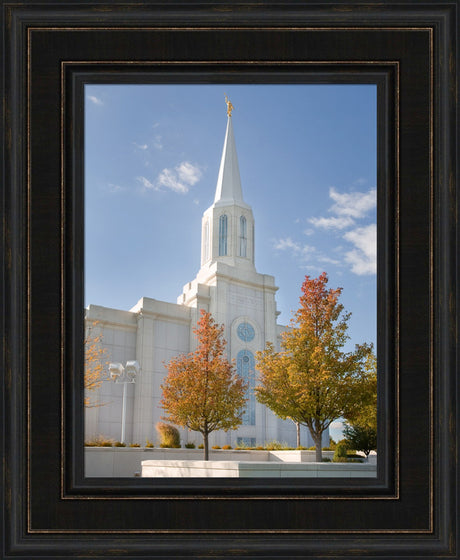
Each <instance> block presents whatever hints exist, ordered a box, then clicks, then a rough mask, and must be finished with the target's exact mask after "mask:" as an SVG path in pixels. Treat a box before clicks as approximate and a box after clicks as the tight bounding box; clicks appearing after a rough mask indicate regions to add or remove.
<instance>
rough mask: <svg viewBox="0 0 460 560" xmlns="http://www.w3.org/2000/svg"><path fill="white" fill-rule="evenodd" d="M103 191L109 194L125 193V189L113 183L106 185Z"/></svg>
mask: <svg viewBox="0 0 460 560" xmlns="http://www.w3.org/2000/svg"><path fill="white" fill-rule="evenodd" d="M105 190H106V191H108V192H111V193H119V192H123V191H125V190H126V187H122V186H121V185H115V184H114V183H108V184H107V187H106V189H105Z"/></svg>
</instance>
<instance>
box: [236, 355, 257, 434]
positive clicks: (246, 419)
mask: <svg viewBox="0 0 460 560" xmlns="http://www.w3.org/2000/svg"><path fill="white" fill-rule="evenodd" d="M236 369H237V372H238V375H239V376H240V377H242V378H243V380H244V381H246V383H248V385H249V386H248V388H247V391H246V397H247V399H248V400H247V402H246V411H245V412H244V414H243V418H242V419H243V426H255V423H256V397H255V394H254V387H255V383H256V371H255V360H254V354H253V353H252V352H250V351H249V350H241V351H240V352H238V355H237V357H236Z"/></svg>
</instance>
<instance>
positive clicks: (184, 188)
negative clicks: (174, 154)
mask: <svg viewBox="0 0 460 560" xmlns="http://www.w3.org/2000/svg"><path fill="white" fill-rule="evenodd" d="M201 176H202V172H201V168H200V167H199V166H198V165H194V164H192V163H190V162H189V161H183V162H182V163H180V164H179V165H176V167H174V168H169V169H168V168H165V169H163V170H162V171H161V172H160V173H159V174H158V176H157V177H156V179H155V180H154V181H153V182H152V181H150V180H149V179H147V178H146V177H142V176H141V177H137V180H138V181H139V182H140V183H141V185H142V186H143V187H144V188H146V189H152V190H156V191H159V190H164V189H167V190H171V191H173V192H177V193H182V194H186V193H188V191H189V190H190V187H192V186H193V185H195V184H196V183H197V182H198V181H199V180H200V179H201Z"/></svg>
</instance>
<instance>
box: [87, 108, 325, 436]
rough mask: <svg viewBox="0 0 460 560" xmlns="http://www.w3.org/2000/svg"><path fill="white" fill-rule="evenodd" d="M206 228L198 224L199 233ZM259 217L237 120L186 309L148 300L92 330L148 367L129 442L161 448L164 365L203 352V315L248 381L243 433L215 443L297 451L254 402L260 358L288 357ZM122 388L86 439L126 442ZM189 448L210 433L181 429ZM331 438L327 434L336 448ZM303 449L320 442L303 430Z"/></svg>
mask: <svg viewBox="0 0 460 560" xmlns="http://www.w3.org/2000/svg"><path fill="white" fill-rule="evenodd" d="M197 226H198V224H197ZM254 230H255V224H254V216H253V214H252V209H251V207H250V206H249V205H248V204H247V203H246V202H245V201H244V199H243V191H242V188H241V180H240V172H239V166H238V158H237V152H236V145H235V138H234V134H233V125H232V117H231V106H229V111H228V121H227V130H226V134H225V141H224V148H223V152H222V160H221V164H220V170H219V175H218V179H217V187H216V193H215V197H214V202H213V204H212V205H211V206H210V207H209V208H208V209H207V210H206V211H205V212H204V214H203V218H202V224H201V232H202V233H201V235H202V238H201V268H200V270H199V271H198V274H197V275H196V278H195V279H194V280H192V281H191V282H188V283H187V284H186V285H185V286H184V288H183V292H182V294H181V295H180V296H179V297H178V298H177V303H168V302H165V301H158V300H155V299H152V298H150V297H143V298H142V299H140V300H139V301H138V303H137V304H136V305H135V306H134V307H133V308H132V309H130V310H129V311H123V310H119V309H112V308H107V307H101V306H98V305H89V307H88V308H87V309H86V322H87V325H88V326H89V325H92V324H93V323H94V322H95V321H97V324H96V328H97V330H98V332H100V333H101V334H102V344H103V346H104V347H105V348H106V349H107V359H108V361H111V362H121V363H123V364H124V363H125V362H126V361H128V360H137V361H138V363H139V364H140V367H141V372H140V374H139V375H138V376H137V377H136V380H135V383H133V384H128V385H127V393H126V409H125V418H126V420H125V424H126V427H125V441H126V442H127V443H139V444H140V445H141V446H143V445H145V443H146V441H147V440H149V441H152V442H154V443H156V442H157V441H158V436H157V433H156V430H155V424H156V423H157V422H158V421H159V420H160V419H161V417H162V416H163V415H164V411H163V409H162V407H161V406H160V404H159V403H160V399H161V389H160V385H161V383H162V381H163V379H164V377H165V375H166V373H167V372H166V368H165V365H164V364H165V363H167V362H168V361H169V360H170V359H171V358H173V357H174V356H177V355H178V354H181V353H188V352H190V351H193V350H194V349H195V346H196V340H195V335H194V333H193V328H194V327H195V326H196V323H197V320H198V318H199V312H200V309H204V310H205V311H208V312H210V313H211V314H212V316H213V318H214V319H215V320H216V321H217V323H219V324H223V325H224V327H225V337H226V340H227V351H228V357H229V359H232V360H235V365H236V368H237V372H238V374H239V375H241V376H242V377H243V378H244V379H245V380H246V381H248V382H249V389H248V403H247V407H246V412H245V414H244V416H243V424H242V425H241V426H240V427H239V428H238V429H237V430H233V431H228V432H223V431H219V432H213V433H212V434H210V438H209V443H210V446H211V445H220V446H222V445H225V444H229V445H232V446H233V447H235V446H236V445H238V444H244V445H247V446H251V447H252V446H256V445H263V444H264V443H265V442H268V441H272V440H277V441H280V442H286V443H287V444H288V445H290V446H292V447H295V446H296V427H295V425H294V423H293V422H291V421H290V420H285V421H282V420H281V419H279V418H278V417H277V416H275V415H274V414H273V413H272V412H271V411H270V410H269V409H267V408H266V407H265V406H264V405H262V404H260V403H258V402H257V401H256V399H255V396H254V392H253V388H254V386H255V385H256V379H257V372H256V370H255V353H256V352H257V351H258V350H263V349H264V348H265V345H266V343H267V342H272V343H273V344H274V345H275V348H277V349H278V350H279V343H280V333H281V332H282V331H283V330H285V329H286V327H285V326H283V325H279V324H277V316H278V315H279V312H278V311H277V309H276V300H275V294H276V291H277V289H278V288H277V287H276V285H275V279H274V277H273V276H270V275H268V274H261V273H259V272H257V270H256V267H255V262H254ZM122 393H123V385H122V384H116V383H114V382H113V381H111V380H110V379H108V380H107V381H104V382H103V383H102V386H101V387H100V388H99V389H98V390H96V391H94V392H91V393H89V394H88V396H89V397H90V398H91V399H92V400H93V401H94V402H98V403H102V406H97V407H92V408H87V409H86V410H85V439H89V438H91V437H94V436H96V435H98V434H101V435H104V436H107V437H111V438H113V439H115V440H117V441H119V440H120V434H121V416H122ZM180 432H181V443H182V445H184V444H185V443H187V442H194V443H196V444H199V443H202V437H201V434H199V433H196V432H190V431H189V430H187V429H180ZM328 443H329V433H328V431H326V432H325V433H324V435H323V445H328ZM301 444H302V445H303V446H307V447H309V446H313V445H314V443H313V440H312V438H311V436H310V434H309V432H308V430H307V429H306V428H304V427H302V428H301Z"/></svg>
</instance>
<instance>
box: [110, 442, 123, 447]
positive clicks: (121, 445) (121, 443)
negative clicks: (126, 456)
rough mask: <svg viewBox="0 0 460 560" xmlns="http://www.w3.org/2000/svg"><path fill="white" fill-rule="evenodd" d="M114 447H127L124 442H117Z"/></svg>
mask: <svg viewBox="0 0 460 560" xmlns="http://www.w3.org/2000/svg"><path fill="white" fill-rule="evenodd" d="M113 446H114V447H126V443H123V442H121V441H116V442H115V443H114V444H113Z"/></svg>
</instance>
